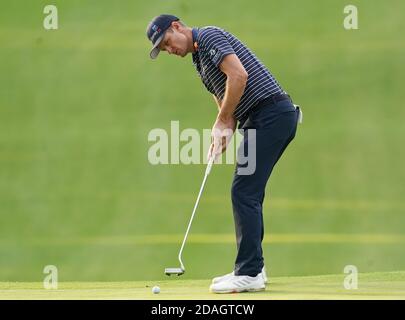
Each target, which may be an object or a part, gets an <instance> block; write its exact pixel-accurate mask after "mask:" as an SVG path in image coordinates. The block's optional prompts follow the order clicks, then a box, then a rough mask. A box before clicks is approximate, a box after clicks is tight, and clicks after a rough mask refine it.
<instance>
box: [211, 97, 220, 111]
mask: <svg viewBox="0 0 405 320" xmlns="http://www.w3.org/2000/svg"><path fill="white" fill-rule="evenodd" d="M212 96H213V98H214V100H215V103H216V104H217V106H218V112H219V111H221V104H222V101H220V100H218V98H217V97H216V96H215V95H214V94H213V95H212Z"/></svg>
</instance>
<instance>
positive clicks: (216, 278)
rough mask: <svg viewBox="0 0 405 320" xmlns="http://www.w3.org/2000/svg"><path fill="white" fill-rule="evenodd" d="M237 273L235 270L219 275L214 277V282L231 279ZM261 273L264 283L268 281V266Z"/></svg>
mask: <svg viewBox="0 0 405 320" xmlns="http://www.w3.org/2000/svg"><path fill="white" fill-rule="evenodd" d="M234 275H235V272H233V271H232V272H231V273H227V274H226V275H223V276H219V277H215V278H214V279H212V284H214V283H218V282H221V281H224V280H227V279H230V278H231V277H233V276H234ZM259 275H261V276H262V277H263V281H264V283H266V284H267V283H268V281H269V280H268V278H267V274H266V267H265V266H264V267H263V269H262V272H261V273H259Z"/></svg>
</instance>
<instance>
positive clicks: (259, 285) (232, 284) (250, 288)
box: [210, 273, 266, 293]
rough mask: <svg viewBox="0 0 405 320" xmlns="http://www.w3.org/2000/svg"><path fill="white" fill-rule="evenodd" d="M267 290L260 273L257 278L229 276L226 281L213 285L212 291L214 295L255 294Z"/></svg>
mask: <svg viewBox="0 0 405 320" xmlns="http://www.w3.org/2000/svg"><path fill="white" fill-rule="evenodd" d="M265 289H266V284H265V283H264V280H263V276H262V275H261V274H260V273H259V274H258V275H257V276H256V277H249V276H235V275H233V276H228V277H227V278H226V279H225V280H223V281H220V282H217V283H213V284H211V286H210V291H211V292H213V293H237V292H254V291H263V290H265Z"/></svg>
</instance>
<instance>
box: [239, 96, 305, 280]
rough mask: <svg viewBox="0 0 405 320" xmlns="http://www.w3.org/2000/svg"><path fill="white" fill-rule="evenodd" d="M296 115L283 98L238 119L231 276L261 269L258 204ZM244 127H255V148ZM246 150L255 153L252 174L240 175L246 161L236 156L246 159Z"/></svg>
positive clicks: (290, 136)
mask: <svg viewBox="0 0 405 320" xmlns="http://www.w3.org/2000/svg"><path fill="white" fill-rule="evenodd" d="M298 116H299V109H298V108H297V109H296V108H295V106H294V104H293V103H292V102H291V101H290V100H283V101H280V102H276V103H265V104H263V103H261V105H260V107H258V108H254V109H253V111H251V112H250V113H249V114H248V116H247V117H246V118H245V119H243V120H241V121H240V122H239V125H238V129H239V131H240V133H242V134H243V140H242V141H241V145H240V146H239V149H238V163H237V165H236V168H235V173H234V178H233V183H232V191H231V192H232V207H233V216H234V222H235V232H236V242H237V257H236V261H235V269H234V272H235V275H248V276H252V277H254V276H256V275H257V274H258V273H260V272H261V269H262V268H263V251H262V240H263V235H264V226H263V211H262V206H263V199H264V195H265V187H266V184H267V181H268V179H269V177H270V175H271V172H272V170H273V167H274V165H275V164H276V163H277V161H278V160H279V159H280V157H281V155H282V154H283V152H284V150H285V149H286V147H287V146H288V144H289V143H290V142H291V140H293V139H294V137H295V133H296V130H297V124H298ZM247 129H256V130H255V132H256V137H255V141H256V147H255V148H251V144H250V149H249V143H248V141H249V139H252V134H250V135H249V130H247ZM249 136H250V137H249ZM242 144H244V147H243V146H242ZM241 152H242V153H241ZM249 152H255V155H256V156H255V158H256V164H255V165H256V167H255V170H254V172H253V173H252V174H240V173H241V171H240V169H241V168H244V167H246V163H244V164H241V162H243V161H240V160H241V157H240V156H241V155H243V156H247V157H248V158H250V157H249ZM247 165H249V164H247Z"/></svg>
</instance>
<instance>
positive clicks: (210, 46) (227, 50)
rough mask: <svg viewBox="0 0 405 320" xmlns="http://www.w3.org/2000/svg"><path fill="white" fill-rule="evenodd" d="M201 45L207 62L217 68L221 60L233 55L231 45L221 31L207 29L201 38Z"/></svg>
mask: <svg viewBox="0 0 405 320" xmlns="http://www.w3.org/2000/svg"><path fill="white" fill-rule="evenodd" d="M201 43H202V45H203V48H204V50H205V52H206V54H207V55H208V58H209V60H211V61H212V63H213V64H214V65H215V66H216V67H218V66H219V64H220V63H221V61H222V59H223V58H224V57H225V56H227V55H228V54H233V53H235V51H234V50H233V48H232V46H231V44H230V43H229V40H228V38H227V37H226V35H225V34H224V32H223V31H222V30H221V29H217V28H208V29H207V30H205V32H204V35H203V36H202V39H201Z"/></svg>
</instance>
